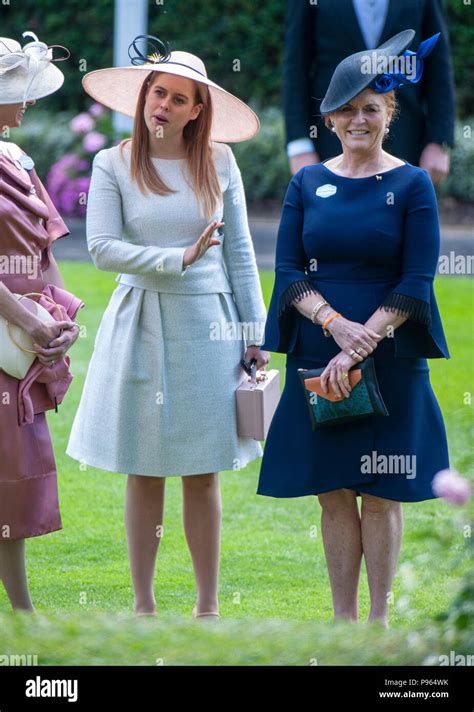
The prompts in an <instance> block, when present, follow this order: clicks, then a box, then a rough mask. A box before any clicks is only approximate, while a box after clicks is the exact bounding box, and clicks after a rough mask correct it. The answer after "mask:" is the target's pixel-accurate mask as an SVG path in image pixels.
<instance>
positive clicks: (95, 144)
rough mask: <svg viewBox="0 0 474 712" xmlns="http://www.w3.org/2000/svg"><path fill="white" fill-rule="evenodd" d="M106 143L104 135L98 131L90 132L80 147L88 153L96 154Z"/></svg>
mask: <svg viewBox="0 0 474 712" xmlns="http://www.w3.org/2000/svg"><path fill="white" fill-rule="evenodd" d="M106 143H107V137H106V136H104V134H101V133H99V132H98V131H91V132H90V133H88V134H87V136H84V140H83V142H82V146H83V148H84V150H85V151H87V152H88V153H96V152H97V151H100V149H101V148H103V147H104V146H105V144H106Z"/></svg>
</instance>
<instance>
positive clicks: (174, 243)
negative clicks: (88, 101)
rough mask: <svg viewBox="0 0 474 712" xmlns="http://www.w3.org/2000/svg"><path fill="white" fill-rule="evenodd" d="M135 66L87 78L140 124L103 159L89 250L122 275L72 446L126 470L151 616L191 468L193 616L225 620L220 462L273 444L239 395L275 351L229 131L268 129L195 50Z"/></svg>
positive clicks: (139, 603)
mask: <svg viewBox="0 0 474 712" xmlns="http://www.w3.org/2000/svg"><path fill="white" fill-rule="evenodd" d="M150 39H152V41H154V42H158V43H160V41H159V40H156V38H150ZM160 46H164V45H161V43H160ZM131 47H133V49H134V50H136V44H135V42H134V43H132V45H131ZM132 62H133V63H136V62H141V64H139V65H138V66H134V67H127V68H114V69H106V70H99V71H96V72H91V73H90V74H89V75H87V76H86V77H85V78H84V86H85V89H86V91H87V92H88V93H89V94H90V95H91V96H93V97H94V98H95V99H96V100H98V101H100V102H102V103H103V104H105V105H107V106H109V107H110V108H113V109H115V110H118V111H121V112H122V113H125V114H128V115H134V116H135V121H134V129H133V138H132V141H126V142H123V143H122V144H121V145H119V146H116V147H114V148H111V149H108V150H103V151H100V152H99V154H98V155H97V156H96V158H95V160H94V165H93V173H92V182H91V187H90V191H89V198H88V211H87V240H88V247H89V251H90V254H91V256H92V259H93V260H94V263H95V265H96V266H97V267H98V268H99V269H103V270H106V271H112V272H118V273H119V276H118V277H117V281H118V286H117V288H116V290H115V291H114V293H113V295H112V297H111V300H110V302H109V305H108V307H107V309H106V311H105V314H104V317H103V319H102V322H101V325H100V328H99V331H98V333H97V337H96V341H95V347H94V353H93V356H92V359H91V362H90V366H89V370H88V374H87V378H86V382H85V386H84V391H83V394H82V398H81V402H80V405H79V409H78V411H77V414H76V418H75V420H74V424H73V428H72V432H71V436H70V441H69V445H68V448H67V453H68V454H69V455H70V456H71V457H73V458H75V459H77V460H79V461H82V462H83V463H86V464H88V465H92V466H93V467H99V468H102V469H105V470H110V471H112V472H121V473H127V474H128V481H127V494H126V517H125V518H126V529H127V540H128V548H129V556H130V566H131V574H132V580H133V585H134V590H135V611H136V613H138V614H145V615H147V614H148V615H153V614H154V613H155V606H156V604H155V598H154V593H153V578H154V569H155V559H156V553H157V549H158V545H159V541H160V533H161V531H162V529H161V527H162V522H163V504H164V492H165V478H166V477H168V476H178V475H181V476H182V483H183V513H184V528H185V533H186V537H187V542H188V545H189V548H190V552H191V556H192V560H193V566H194V571H195V576H196V583H197V603H196V608H195V609H194V611H193V613H194V615H195V616H202V617H217V616H218V598H217V587H218V569H219V540H220V521H221V501H220V492H219V481H218V471H219V470H221V469H224V470H241V469H242V468H244V467H245V465H246V464H247V463H249V462H251V461H252V460H255V459H256V458H258V457H260V456H261V454H262V449H261V446H260V443H258V442H257V441H255V440H252V439H250V438H241V437H239V436H238V434H237V424H236V410H235V390H236V388H237V386H238V384H239V382H240V381H241V380H242V378H243V377H244V375H245V374H244V371H243V370H242V368H241V366H240V360H241V359H242V357H245V358H246V359H251V358H255V359H256V360H257V366H258V367H260V366H262V365H264V364H265V363H266V362H267V354H266V353H264V352H261V351H260V348H259V346H260V344H261V341H262V336H263V325H264V321H265V308H264V303H263V299H262V294H261V288H260V283H259V278H258V271H257V266H256V261H255V254H254V249H253V245H252V240H251V237H250V234H249V229H248V223H247V215H246V207H245V195H244V190H243V186H242V180H241V176H240V171H239V169H238V166H237V164H236V161H235V158H234V156H233V153H232V151H231V150H230V148H229V146H227V145H226V144H225V143H224V141H226V140H229V141H240V140H245V139H247V138H251V137H252V136H253V135H254V134H255V133H256V132H257V131H258V126H259V124H258V119H257V117H256V116H255V114H254V113H253V112H252V111H251V110H250V109H249V108H248V107H247V106H246V105H245V104H244V103H243V102H241V101H240V100H239V99H237V98H236V97H234V96H233V95H231V94H229V93H228V92H225V91H224V90H223V89H221V88H220V87H218V86H217V85H216V84H214V83H213V82H211V81H210V80H209V79H207V75H206V70H205V67H204V64H203V63H202V61H201V60H200V59H199V58H198V57H196V56H195V55H192V54H189V53H187V52H172V53H169V52H168V50H167V48H166V47H165V52H164V54H155V55H151V56H150V57H145V56H143V55H140V53H138V54H137V56H134V57H132ZM137 97H138V98H137ZM223 227H224V229H222V228H223ZM217 230H219V232H218V233H216V231H217ZM198 236H200V237H198ZM229 326H231V327H237V328H230V329H229V328H228V327H229ZM239 326H242V327H243V328H242V329H241V330H240V329H239V328H238V327H239ZM240 331H243V332H244V336H246V337H247V339H246V343H244V341H243V339H242V336H241V334H240V333H239V332H240ZM239 337H240V338H239Z"/></svg>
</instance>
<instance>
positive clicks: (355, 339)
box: [327, 316, 383, 362]
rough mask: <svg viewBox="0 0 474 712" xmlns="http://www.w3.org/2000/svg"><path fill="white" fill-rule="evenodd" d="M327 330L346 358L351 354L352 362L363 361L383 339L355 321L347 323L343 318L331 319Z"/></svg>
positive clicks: (347, 320)
mask: <svg viewBox="0 0 474 712" xmlns="http://www.w3.org/2000/svg"><path fill="white" fill-rule="evenodd" d="M327 330H328V331H329V332H330V333H331V336H332V337H333V339H334V341H335V342H336V344H337V345H338V346H340V348H341V349H342V351H344V352H345V353H346V354H347V355H348V356H350V355H352V354H353V352H354V351H355V354H353V358H354V361H356V362H360V361H363V360H364V359H365V358H367V356H368V355H369V354H371V353H372V351H374V349H376V348H377V344H378V342H379V341H380V340H381V339H382V338H383V337H382V336H381V335H380V334H377V332H376V331H374V330H373V329H370V328H369V327H368V326H364V324H359V323H358V322H357V321H349V319H345V318H344V317H343V316H340V317H338V318H337V319H333V320H332V321H331V323H330V324H328V327H327Z"/></svg>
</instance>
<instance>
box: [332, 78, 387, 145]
mask: <svg viewBox="0 0 474 712" xmlns="http://www.w3.org/2000/svg"><path fill="white" fill-rule="evenodd" d="M381 97H382V99H383V100H384V102H385V106H386V109H387V111H391V112H392V118H391V119H390V123H392V121H393V120H394V119H396V118H397V116H398V115H399V113H400V109H399V106H398V101H397V97H396V94H395V90H394V89H392V90H391V91H388V92H386V93H385V94H381ZM333 113H335V112H331V113H328V114H321V116H322V117H323V120H324V125H325V126H326V128H327V129H329V130H331V126H332V124H331V115H332V114H333ZM385 138H387V136H386V135H384V137H383V139H382V140H385Z"/></svg>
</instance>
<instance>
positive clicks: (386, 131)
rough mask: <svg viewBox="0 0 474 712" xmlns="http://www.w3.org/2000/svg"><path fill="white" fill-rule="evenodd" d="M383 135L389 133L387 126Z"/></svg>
mask: <svg viewBox="0 0 474 712" xmlns="http://www.w3.org/2000/svg"><path fill="white" fill-rule="evenodd" d="M385 133H386V134H388V133H390V129H389V128H388V126H387V128H386V129H385Z"/></svg>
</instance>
